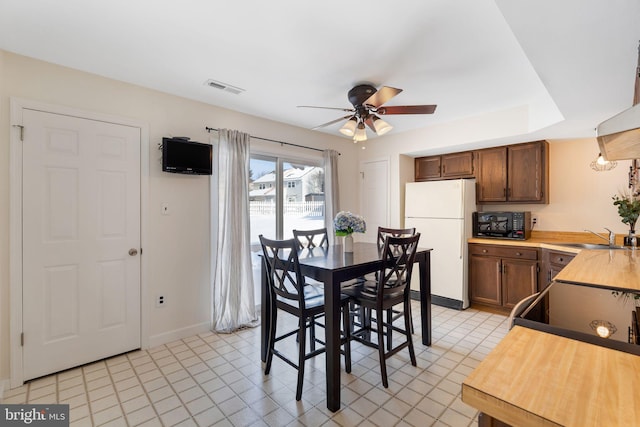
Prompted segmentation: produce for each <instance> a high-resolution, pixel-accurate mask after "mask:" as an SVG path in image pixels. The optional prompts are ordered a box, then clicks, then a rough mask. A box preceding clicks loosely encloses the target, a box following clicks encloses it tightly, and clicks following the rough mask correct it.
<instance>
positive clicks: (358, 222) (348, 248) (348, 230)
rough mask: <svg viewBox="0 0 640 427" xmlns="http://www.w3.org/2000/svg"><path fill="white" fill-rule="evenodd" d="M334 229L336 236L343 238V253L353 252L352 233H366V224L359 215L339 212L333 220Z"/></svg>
mask: <svg viewBox="0 0 640 427" xmlns="http://www.w3.org/2000/svg"><path fill="white" fill-rule="evenodd" d="M333 225H334V227H335V229H336V236H344V251H345V252H353V236H351V235H352V234H353V233H364V232H365V231H367V223H366V222H365V221H364V218H363V217H361V216H360V215H356V214H353V213H351V212H346V211H340V212H338V213H337V214H336V217H335V218H334V219H333Z"/></svg>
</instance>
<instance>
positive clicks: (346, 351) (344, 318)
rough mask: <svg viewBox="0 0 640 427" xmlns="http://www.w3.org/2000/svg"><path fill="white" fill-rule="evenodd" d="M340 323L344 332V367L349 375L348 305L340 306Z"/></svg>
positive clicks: (349, 332) (349, 338)
mask: <svg viewBox="0 0 640 427" xmlns="http://www.w3.org/2000/svg"><path fill="white" fill-rule="evenodd" d="M342 323H343V330H344V366H345V370H346V371H347V373H351V328H352V327H353V325H352V324H351V310H350V309H349V303H347V304H345V305H344V306H342Z"/></svg>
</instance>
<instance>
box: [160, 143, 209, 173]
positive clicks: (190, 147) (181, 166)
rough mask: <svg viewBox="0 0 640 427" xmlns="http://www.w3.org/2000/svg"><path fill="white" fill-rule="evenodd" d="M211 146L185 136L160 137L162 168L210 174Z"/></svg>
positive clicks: (174, 171) (171, 170) (168, 170)
mask: <svg viewBox="0 0 640 427" xmlns="http://www.w3.org/2000/svg"><path fill="white" fill-rule="evenodd" d="M211 158H212V147H211V145H209V144H203V143H201V142H195V141H189V140H188V139H186V138H162V170H163V171H164V172H171V173H183V174H190V175H211Z"/></svg>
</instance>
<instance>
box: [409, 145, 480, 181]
mask: <svg viewBox="0 0 640 427" xmlns="http://www.w3.org/2000/svg"><path fill="white" fill-rule="evenodd" d="M474 169H475V168H474V155H473V151H464V152H461V153H450V154H443V155H441V156H427V157H418V158H416V160H415V179H416V181H429V180H440V179H459V178H473V176H474Z"/></svg>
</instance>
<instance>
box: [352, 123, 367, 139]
mask: <svg viewBox="0 0 640 427" xmlns="http://www.w3.org/2000/svg"><path fill="white" fill-rule="evenodd" d="M353 140H354V142H359V141H366V140H367V131H366V129H365V127H364V123H362V122H359V123H358V127H357V129H356V131H355V133H354V135H353Z"/></svg>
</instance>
